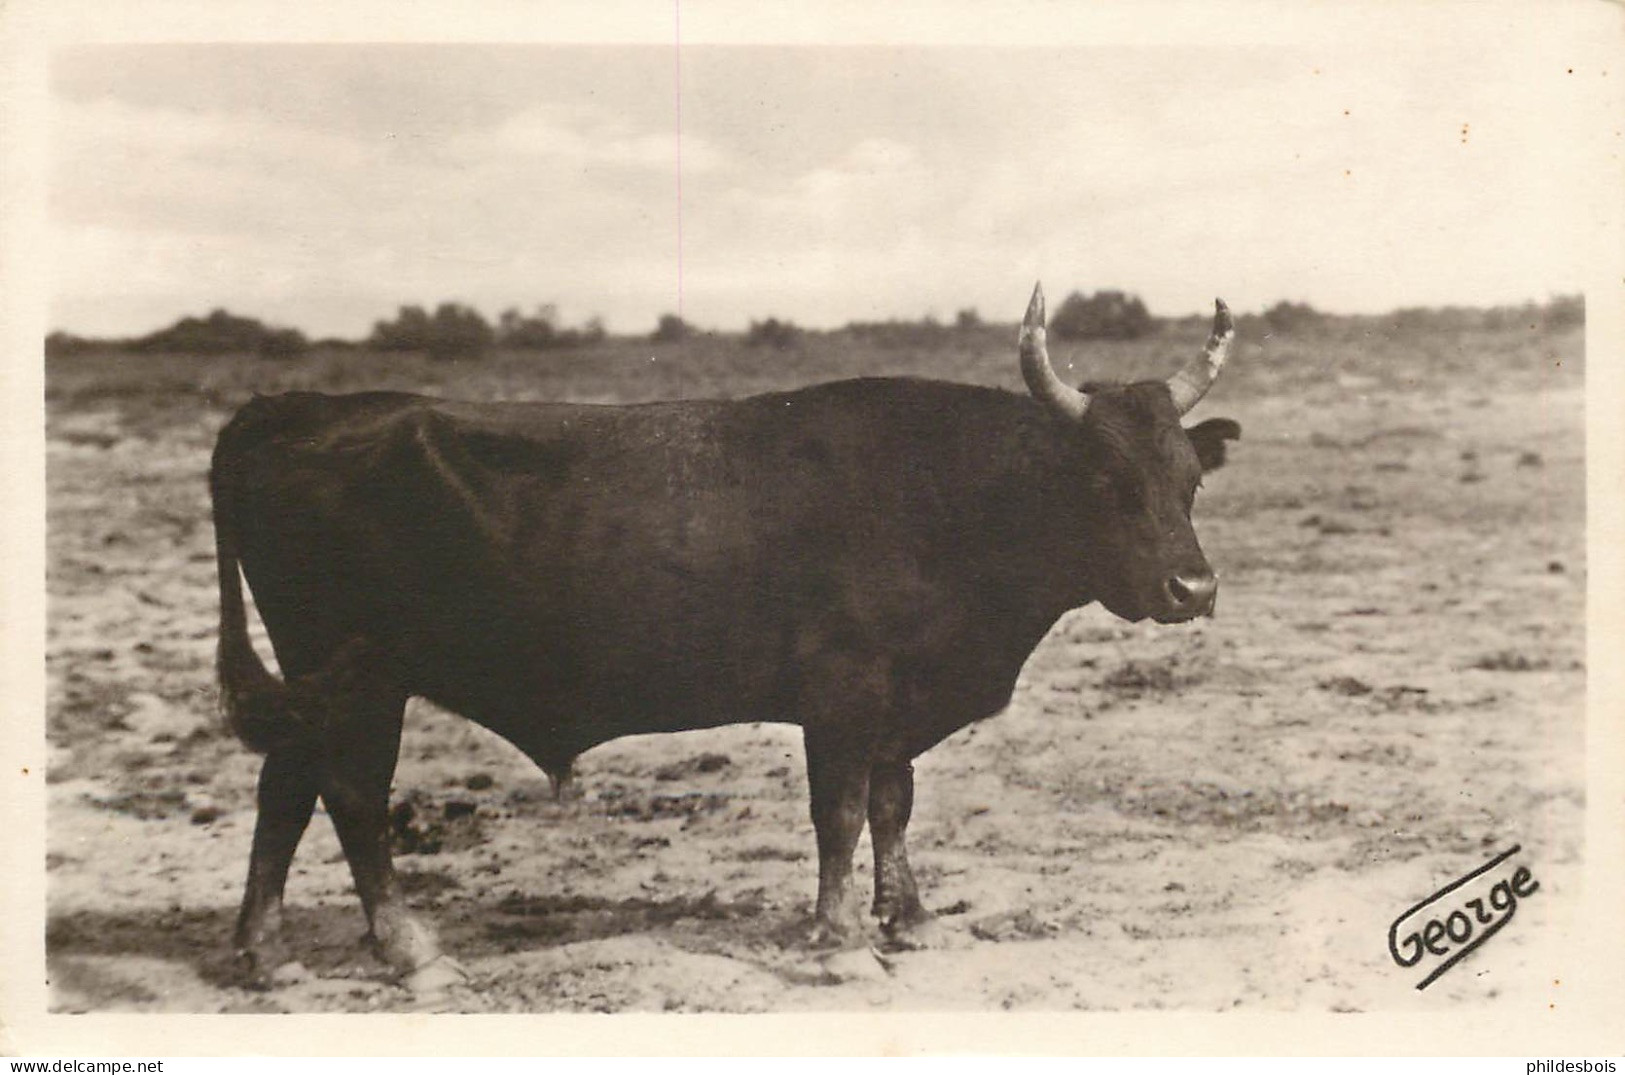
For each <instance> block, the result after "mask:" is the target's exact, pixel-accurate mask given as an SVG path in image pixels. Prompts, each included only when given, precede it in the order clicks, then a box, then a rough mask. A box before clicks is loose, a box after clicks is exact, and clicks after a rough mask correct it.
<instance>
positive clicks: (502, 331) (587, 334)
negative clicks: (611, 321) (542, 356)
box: [495, 303, 608, 351]
mask: <svg viewBox="0 0 1625 1075" xmlns="http://www.w3.org/2000/svg"><path fill="white" fill-rule="evenodd" d="M607 335H608V333H607V332H606V331H605V329H604V322H603V319H602V318H598V317H592V318H588V319H587V323H586V324H584V325H582V326H581V327H580V328H565V327H564V326H563V325H562V324H561V323H560V321H559V311H558V307H557V306H554V305H553V304H552V303H544V304H543V305H540V306H537V307H536V310H535V312H534V313H532V314H531V315H530V316H528V317H527V316H525V315H524V314H521V313H520V312H519V311H518V310H517V309H509V310H504V311H503V312H502V315H501V316H500V317H499V318H498V319H497V327H496V337H495V338H496V342H497V344H498V346H501V347H509V348H513V349H514V350H518V351H548V350H552V349H554V348H560V347H580V346H582V345H584V344H595V343H599V342H602V341H603V339H604V338H605V337H606V336H607Z"/></svg>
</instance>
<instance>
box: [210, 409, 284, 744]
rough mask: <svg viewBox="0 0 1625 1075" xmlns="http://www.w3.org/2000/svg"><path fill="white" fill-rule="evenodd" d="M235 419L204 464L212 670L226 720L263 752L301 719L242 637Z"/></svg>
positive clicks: (246, 741)
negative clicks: (211, 563)
mask: <svg viewBox="0 0 1625 1075" xmlns="http://www.w3.org/2000/svg"><path fill="white" fill-rule="evenodd" d="M238 425H239V423H238V422H236V421H234V422H233V423H232V424H231V425H230V426H227V428H226V429H225V430H224V431H223V432H222V433H221V435H220V441H219V443H218V444H217V445H216V446H215V451H214V459H213V461H212V464H211V466H210V468H209V496H210V498H211V500H212V501H213V504H214V547H215V558H216V564H217V566H218V569H219V573H220V645H219V649H218V650H217V652H216V656H215V671H216V674H217V675H218V676H219V680H220V709H221V712H222V713H223V714H224V716H225V719H226V724H227V726H228V727H229V728H230V729H231V730H232V733H233V734H235V735H236V736H237V738H238V739H241V740H242V741H243V743H244V745H246V746H247V747H248V748H249V749H250V750H253V751H256V752H258V753H261V754H268V753H272V752H275V751H277V750H279V749H280V748H282V747H284V746H287V745H289V744H291V743H293V742H295V741H297V740H300V739H302V738H304V736H303V734H302V732H303V729H302V727H301V725H302V723H303V722H302V721H301V720H300V719H299V718H298V716H297V715H296V714H295V713H294V712H293V709H294V707H293V705H292V702H293V696H292V692H290V691H289V689H288V687H287V686H286V685H285V684H284V683H283V682H282V681H281V680H279V679H277V677H276V676H274V675H272V674H271V672H270V671H269V670H268V669H267V668H266V667H265V663H264V662H263V661H261V660H260V656H259V654H258V653H256V652H255V651H254V644H253V642H252V641H250V639H249V637H248V611H247V609H246V608H245V606H244V603H243V580H242V574H241V570H240V567H239V546H238V531H237V524H238V520H239V518H240V515H239V511H240V507H239V504H240V499H239V497H238V496H237V490H238V481H237V477H238V475H237V467H238V465H239V463H238V461H239V460H240V458H241V455H240V451H238V450H234V448H233V446H232V443H231V442H232V440H233V439H234V438H233V436H232V435H233V433H234V431H235V429H234V427H237V426H238Z"/></svg>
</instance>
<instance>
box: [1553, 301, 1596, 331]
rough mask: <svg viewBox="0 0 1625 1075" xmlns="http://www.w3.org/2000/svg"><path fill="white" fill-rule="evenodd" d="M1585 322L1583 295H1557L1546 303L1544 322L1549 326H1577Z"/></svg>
mask: <svg viewBox="0 0 1625 1075" xmlns="http://www.w3.org/2000/svg"><path fill="white" fill-rule="evenodd" d="M1585 323H1586V300H1585V296H1584V295H1558V296H1557V297H1556V298H1554V299H1552V300H1551V301H1550V302H1548V303H1547V304H1546V324H1547V326H1548V327H1550V328H1577V327H1579V326H1580V325H1583V324H1585Z"/></svg>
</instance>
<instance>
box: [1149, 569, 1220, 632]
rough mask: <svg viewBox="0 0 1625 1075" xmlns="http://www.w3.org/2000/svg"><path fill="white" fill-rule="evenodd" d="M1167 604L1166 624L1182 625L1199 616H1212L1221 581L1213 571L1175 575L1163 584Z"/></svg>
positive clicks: (1164, 616)
mask: <svg viewBox="0 0 1625 1075" xmlns="http://www.w3.org/2000/svg"><path fill="white" fill-rule="evenodd" d="M1162 596H1163V599H1164V601H1165V602H1166V604H1165V605H1164V608H1163V615H1161V616H1159V617H1158V619H1161V620H1162V621H1163V622H1165V623H1182V622H1184V621H1185V620H1194V619H1195V618H1196V617H1198V616H1211V615H1212V614H1213V606H1214V603H1215V602H1216V601H1217V600H1218V596H1219V579H1218V576H1216V575H1214V574H1213V573H1212V572H1211V571H1209V572H1206V573H1203V574H1190V575H1173V576H1171V577H1170V578H1168V579H1167V580H1166V581H1164V582H1163V584H1162Z"/></svg>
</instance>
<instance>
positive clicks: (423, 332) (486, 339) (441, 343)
mask: <svg viewBox="0 0 1625 1075" xmlns="http://www.w3.org/2000/svg"><path fill="white" fill-rule="evenodd" d="M494 342H496V333H495V331H494V330H493V329H492V328H491V325H490V323H489V322H487V321H486V320H485V318H484V317H483V316H481V314H480V312H479V311H478V310H476V309H474V308H473V307H472V306H464V305H462V304H461V303H456V302H443V303H441V304H440V305H439V306H438V307H436V308H435V312H434V314H433V316H431V315H430V314H429V313H428V312H427V311H425V310H424V309H423V307H421V306H402V307H401V308H400V312H399V313H398V314H396V316H395V320H393V321H379V322H378V323H377V324H375V325H374V326H373V329H372V336H371V337H369V338H368V340H367V346H368V347H371V348H372V349H373V350H377V351H424V352H427V353H428V355H429V356H430V357H431V358H439V359H449V358H462V357H472V356H477V355H481V354H484V353H485V352H486V351H487V350H489V349H490V347H491V344H493V343H494Z"/></svg>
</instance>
